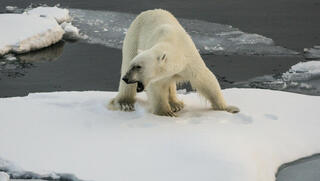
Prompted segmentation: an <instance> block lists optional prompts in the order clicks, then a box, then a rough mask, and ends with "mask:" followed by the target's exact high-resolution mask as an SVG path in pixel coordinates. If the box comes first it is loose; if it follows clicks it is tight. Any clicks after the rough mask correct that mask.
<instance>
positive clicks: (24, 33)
mask: <svg viewBox="0 0 320 181" xmlns="http://www.w3.org/2000/svg"><path fill="white" fill-rule="evenodd" d="M0 22H1V28H0V35H1V39H0V56H1V55H4V54H6V53H8V52H14V53H24V52H28V51H31V50H36V49H40V48H44V47H47V46H50V45H52V44H54V43H56V42H58V41H60V40H61V39H62V36H63V34H64V31H63V29H62V28H61V27H60V26H59V24H58V23H57V22H56V21H55V20H54V19H51V18H42V17H36V16H28V15H25V14H0Z"/></svg>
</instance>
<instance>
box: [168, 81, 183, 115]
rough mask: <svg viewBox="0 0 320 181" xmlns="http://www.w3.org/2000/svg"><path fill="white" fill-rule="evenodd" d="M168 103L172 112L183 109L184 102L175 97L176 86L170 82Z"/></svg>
mask: <svg viewBox="0 0 320 181" xmlns="http://www.w3.org/2000/svg"><path fill="white" fill-rule="evenodd" d="M169 105H170V107H171V110H172V111H173V112H178V111H180V110H182V109H183V107H184V104H183V102H182V101H180V100H178V98H177V86H176V83H175V82H173V83H171V85H170V87H169Z"/></svg>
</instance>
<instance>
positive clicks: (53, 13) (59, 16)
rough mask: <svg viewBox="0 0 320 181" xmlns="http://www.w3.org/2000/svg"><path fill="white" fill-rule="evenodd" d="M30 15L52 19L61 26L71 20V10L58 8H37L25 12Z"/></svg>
mask: <svg viewBox="0 0 320 181" xmlns="http://www.w3.org/2000/svg"><path fill="white" fill-rule="evenodd" d="M25 14H28V15H36V16H41V17H52V18H54V19H56V21H57V22H58V23H59V24H60V23H63V22H67V21H70V20H71V17H70V15H69V10H67V9H62V8H58V7H37V8H34V9H31V10H28V11H26V12H25Z"/></svg>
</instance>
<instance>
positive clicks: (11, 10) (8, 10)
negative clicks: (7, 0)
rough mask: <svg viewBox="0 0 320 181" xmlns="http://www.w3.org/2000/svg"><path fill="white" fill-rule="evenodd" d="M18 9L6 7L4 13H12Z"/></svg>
mask: <svg viewBox="0 0 320 181" xmlns="http://www.w3.org/2000/svg"><path fill="white" fill-rule="evenodd" d="M17 9H18V7H17V6H6V12H8V13H13V12H15V11H16V10H17Z"/></svg>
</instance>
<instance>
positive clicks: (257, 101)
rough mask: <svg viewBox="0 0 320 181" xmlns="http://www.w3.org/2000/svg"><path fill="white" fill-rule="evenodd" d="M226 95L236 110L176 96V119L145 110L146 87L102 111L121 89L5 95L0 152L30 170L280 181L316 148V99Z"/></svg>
mask: <svg viewBox="0 0 320 181" xmlns="http://www.w3.org/2000/svg"><path fill="white" fill-rule="evenodd" d="M223 94H224V95H225V97H226V99H227V102H229V103H230V104H233V105H237V106H239V107H240V109H241V112H240V113H239V114H230V113H227V112H220V111H213V110H211V109H210V106H209V105H207V104H206V103H205V102H204V101H203V100H202V99H201V98H200V97H199V96H198V95H197V94H196V93H189V94H185V95H182V94H180V95H178V96H179V97H180V98H181V99H183V100H184V102H185V105H186V107H185V109H184V110H182V111H181V112H180V113H179V114H178V115H179V117H178V118H168V117H160V116H155V115H152V114H150V113H148V112H146V111H145V110H146V106H147V104H148V103H147V102H146V97H145V94H144V93H142V94H139V95H138V101H137V104H136V111H134V112H118V111H109V110H108V109H107V108H106V104H107V102H108V101H109V100H110V99H111V98H113V97H114V96H115V95H116V93H115V92H98V91H87V92H53V93H34V94H30V95H28V96H27V97H14V98H2V99H0V114H1V120H0V123H1V125H2V126H1V127H0V143H1V150H0V157H1V158H4V159H6V160H10V162H11V163H15V164H16V165H19V166H20V167H21V168H23V169H24V170H28V171H30V172H31V173H38V174H39V173H73V174H75V175H76V176H77V177H78V178H81V179H82V180H92V181H105V180H113V181H118V180H119V181H120V180H121V181H123V180H130V181H147V180H148V181H149V180H153V181H163V180H168V181H174V180H184V181H189V180H190V181H194V180H202V181H209V180H210V181H211V180H225V181H274V180H275V174H276V172H277V169H278V167H279V166H280V165H282V164H284V163H286V162H291V161H293V160H296V159H298V158H301V157H305V156H310V155H312V154H314V153H319V152H320V142H319V139H318V138H319V137H320V132H319V127H320V121H319V114H318V105H319V104H320V97H314V96H306V95H299V94H293V93H286V92H280V91H271V90H260V89H227V90H224V91H223ZM302 106H303V109H301V107H302ZM2 160H3V159H2ZM1 165H5V164H3V163H1V160H0V168H1V170H2V171H6V170H9V169H7V168H10V167H12V166H10V165H12V164H8V163H7V165H8V166H5V167H1ZM14 168H15V167H14ZM20 171H21V170H20ZM51 171H54V172H51ZM18 173H21V174H22V173H26V172H24V171H23V170H22V171H21V172H19V170H18ZM10 175H14V174H11V173H10Z"/></svg>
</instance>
